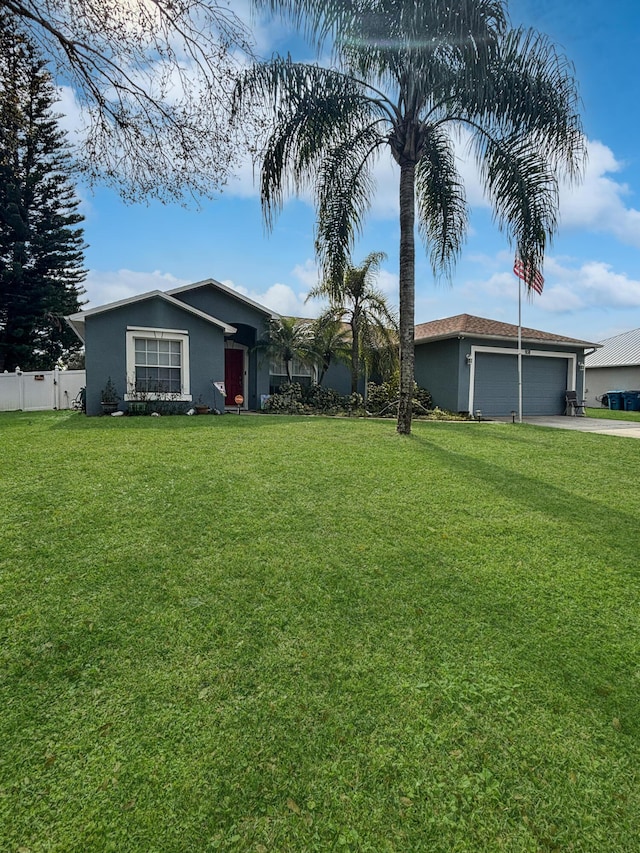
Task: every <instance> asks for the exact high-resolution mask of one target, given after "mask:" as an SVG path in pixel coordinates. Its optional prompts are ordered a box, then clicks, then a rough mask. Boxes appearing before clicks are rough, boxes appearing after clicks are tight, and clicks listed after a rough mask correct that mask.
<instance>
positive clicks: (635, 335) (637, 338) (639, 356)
mask: <svg viewBox="0 0 640 853" xmlns="http://www.w3.org/2000/svg"><path fill="white" fill-rule="evenodd" d="M600 343H601V345H602V346H601V348H600V349H597V350H596V351H595V352H593V353H591V354H590V355H588V356H587V357H586V359H585V364H586V366H587V368H590V367H633V366H635V365H640V329H632V330H631V331H630V332H623V333H622V334H621V335H616V336H615V337H613V338H607V339H606V340H604V341H601V342H600Z"/></svg>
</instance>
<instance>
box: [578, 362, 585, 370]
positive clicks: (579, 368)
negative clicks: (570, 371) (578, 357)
mask: <svg viewBox="0 0 640 853" xmlns="http://www.w3.org/2000/svg"><path fill="white" fill-rule="evenodd" d="M578 370H584V361H580V362H578Z"/></svg>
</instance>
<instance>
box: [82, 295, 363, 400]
mask: <svg viewBox="0 0 640 853" xmlns="http://www.w3.org/2000/svg"><path fill="white" fill-rule="evenodd" d="M277 316H278V315H277V314H274V313H273V312H272V311H270V310H269V309H268V308H265V307H264V305H260V304H258V303H257V302H254V301H253V300H252V299H249V298H248V297H246V296H243V295H242V294H240V293H238V292H237V291H235V290H233V289H232V288H230V287H227V286H226V285H224V284H221V283H220V282H218V281H215V280H214V279H206V280H205V281H199V282H196V283H195V284H189V285H186V286H184V287H177V288H174V289H172V290H168V291H161V290H153V291H150V292H148V293H142V294H140V295H139V296H133V297H131V298H130V299H124V300H121V301H119V302H112V303H110V304H108V305H101V306H99V307H97V308H90V309H88V310H87V311H80V312H78V313H77V314H73V315H71V316H69V317H67V322H68V323H69V324H70V325H71V327H72V328H73V329H74V330H75V332H76V334H77V335H78V336H79V337H80V339H81V340H82V341H83V342H84V345H85V367H86V383H87V384H86V387H87V392H86V393H87V414H88V415H98V414H100V413H101V411H102V408H101V405H100V403H101V391H102V389H103V388H104V387H105V385H106V383H107V380H108V379H109V377H110V378H111V379H112V381H113V383H114V384H115V386H116V390H117V392H118V395H119V397H120V400H121V403H120V408H121V409H127V408H128V404H129V403H130V402H132V401H133V400H135V399H138V398H139V395H140V393H141V392H142V393H143V394H144V395H145V396H146V398H147V399H154V398H156V399H157V398H166V397H170V399H171V400H173V401H175V402H180V403H192V402H193V403H195V402H198V401H202V402H203V403H205V404H206V405H208V406H210V407H211V408H217V409H223V408H233V409H237V404H236V402H235V399H236V396H237V395H240V396H242V398H243V403H242V404H241V406H240V408H242V409H249V410H256V409H259V408H260V406H261V401H262V399H263V397H264V396H265V395H268V394H269V393H271V392H272V391H273V389H274V387H276V386H278V385H280V384H281V383H282V382H283V381H284V380H285V378H286V377H285V376H283V373H284V372H285V368H284V366H282V365H277V364H276V365H274V364H271V363H269V361H268V359H265V358H264V357H262V356H261V355H259V354H258V353H257V352H256V351H255V350H254V347H255V344H256V341H258V340H259V339H260V338H261V337H263V336H264V334H265V333H266V331H267V328H268V324H269V321H270V320H271V319H273V318H275V317H277ZM311 372H312V369H311V368H309V367H307V366H305V365H297V364H296V363H295V361H294V364H293V373H294V377H293V378H294V380H304V379H307V378H309V377H310V376H311ZM214 382H224V384H225V390H226V397H224V398H223V397H222V394H221V393H220V392H219V391H217V390H216V389H215V387H214V384H213V383H214ZM323 384H324V385H326V386H330V387H332V388H335V390H336V391H338V392H339V393H341V394H347V393H349V389H350V384H349V372H348V370H347V368H346V367H343V366H342V365H335V366H332V367H331V368H330V369H329V370H328V371H327V374H326V376H325V380H324V382H323ZM159 385H160V386H161V387H162V389H163V393H157V389H158V386H159Z"/></svg>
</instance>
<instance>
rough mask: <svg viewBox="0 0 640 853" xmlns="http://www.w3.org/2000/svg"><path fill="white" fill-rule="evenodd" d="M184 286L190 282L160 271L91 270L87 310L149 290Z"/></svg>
mask: <svg viewBox="0 0 640 853" xmlns="http://www.w3.org/2000/svg"><path fill="white" fill-rule="evenodd" d="M183 284H189V282H188V281H185V280H184V279H180V278H176V277H175V276H173V275H171V273H163V272H160V270H155V271H154V272H134V271H133V270H126V269H122V270H117V271H116V272H102V271H98V270H89V273H88V275H87V279H86V281H85V283H84V286H85V288H86V291H87V293H86V298H87V299H88V300H89V303H88V304H87V305H86V306H85V308H97V307H98V306H99V305H106V304H108V303H109V302H117V301H119V300H120V299H129V298H130V297H131V296H137V295H138V294H140V293H147V291H149V290H169V289H171V288H172V287H180V286H181V285H183Z"/></svg>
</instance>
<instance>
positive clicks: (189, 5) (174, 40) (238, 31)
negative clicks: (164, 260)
mask: <svg viewBox="0 0 640 853" xmlns="http://www.w3.org/2000/svg"><path fill="white" fill-rule="evenodd" d="M0 14H4V15H5V16H9V17H10V18H13V19H14V20H16V21H17V22H19V23H20V24H21V25H22V27H23V28H24V29H25V30H27V31H28V33H29V35H30V37H31V39H32V40H33V41H34V42H35V43H36V44H37V45H38V47H39V49H40V51H41V52H42V54H43V56H44V57H45V59H46V60H47V62H48V63H49V66H50V70H51V72H52V74H53V75H54V78H55V79H56V81H57V83H58V84H59V85H67V86H69V87H70V88H71V89H72V90H73V92H74V93H75V97H76V99H77V101H78V103H79V105H80V107H81V110H82V116H83V119H84V121H85V127H84V128H83V131H82V144H81V148H80V151H79V154H80V156H79V157H78V163H79V168H80V169H81V171H82V172H83V173H84V175H85V176H86V177H87V178H88V179H89V180H90V181H94V182H97V181H100V182H107V183H110V184H111V185H112V186H114V187H115V188H117V189H118V191H119V192H120V193H121V194H122V195H123V196H124V197H125V198H128V199H138V198H142V197H157V198H162V199H165V200H166V199H180V198H183V197H184V196H185V195H192V196H198V195H201V194H204V195H212V194H214V193H215V192H216V191H217V190H219V189H220V188H221V187H222V186H224V184H225V182H226V181H227V178H228V177H229V175H230V172H231V169H232V167H233V165H234V162H235V161H236V160H237V158H238V156H239V153H240V151H241V143H240V142H239V140H240V134H241V133H242V129H238V128H236V129H235V130H234V134H235V137H234V135H233V134H232V130H231V128H230V126H229V122H228V115H229V102H230V96H231V93H232V90H233V84H234V81H235V79H236V76H237V71H238V68H239V65H240V64H241V63H242V61H243V59H245V58H246V57H247V56H251V54H252V42H251V36H250V33H249V32H248V31H247V30H246V28H245V27H244V25H243V24H242V22H241V21H240V20H239V18H238V17H237V16H236V15H235V13H234V12H233V11H232V9H231V8H230V5H229V4H228V3H223V2H215V0H0Z"/></svg>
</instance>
